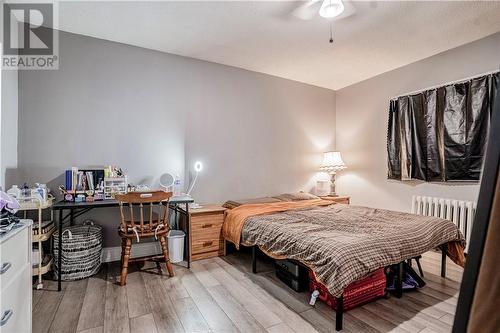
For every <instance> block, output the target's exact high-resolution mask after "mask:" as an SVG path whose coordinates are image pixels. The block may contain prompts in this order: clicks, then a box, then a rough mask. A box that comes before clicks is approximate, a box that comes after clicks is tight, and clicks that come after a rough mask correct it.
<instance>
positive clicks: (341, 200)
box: [320, 195, 351, 205]
mask: <svg viewBox="0 0 500 333" xmlns="http://www.w3.org/2000/svg"><path fill="white" fill-rule="evenodd" d="M320 198H321V199H323V200H330V201H332V202H336V203H341V204H346V205H348V204H349V203H350V201H351V197H349V196H345V195H339V196H336V197H333V196H330V195H327V196H324V197H320Z"/></svg>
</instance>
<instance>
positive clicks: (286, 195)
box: [273, 191, 320, 201]
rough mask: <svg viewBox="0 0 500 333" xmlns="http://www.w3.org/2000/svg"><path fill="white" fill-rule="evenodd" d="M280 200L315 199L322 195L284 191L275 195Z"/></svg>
mask: <svg viewBox="0 0 500 333" xmlns="http://www.w3.org/2000/svg"><path fill="white" fill-rule="evenodd" d="M273 198H276V199H278V200H280V201H300V200H313V199H320V197H318V196H315V195H314V194H311V193H307V192H302V191H301V192H294V193H283V194H280V195H278V196H275V197H273Z"/></svg>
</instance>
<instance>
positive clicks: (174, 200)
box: [52, 196, 194, 291]
mask: <svg viewBox="0 0 500 333" xmlns="http://www.w3.org/2000/svg"><path fill="white" fill-rule="evenodd" d="M192 202H194V200H193V198H191V197H188V196H174V197H171V198H170V201H169V207H170V208H171V209H173V210H174V212H175V222H176V225H178V222H177V213H181V212H182V210H180V209H179V207H178V206H179V205H186V206H185V212H186V215H187V217H186V218H187V219H189V204H190V203H192ZM118 206H119V204H118V201H116V200H102V201H92V202H67V201H63V200H61V201H58V202H56V203H55V204H54V205H53V206H52V209H53V210H55V211H59V218H58V219H57V220H58V233H59V242H58V244H57V247H58V250H59V251H58V253H59V258H58V265H57V266H58V267H59V272H61V265H62V260H61V259H62V255H61V254H62V251H61V249H62V232H63V230H62V229H63V223H64V221H65V220H67V219H68V218H69V221H70V225H72V224H73V223H74V221H75V218H77V217H78V216H80V215H82V214H85V213H87V212H88V211H90V210H92V209H94V208H106V207H118ZM65 210H69V212H68V213H67V214H66V215H64V211H65ZM117 221H119V218H118V216H117ZM187 225H188V227H186V230H185V231H186V237H185V239H184V242H185V249H186V258H187V267H188V268H190V266H191V261H190V259H189V257H190V256H189V244H188V242H189V223H187ZM57 290H58V291H61V274H58V276H57Z"/></svg>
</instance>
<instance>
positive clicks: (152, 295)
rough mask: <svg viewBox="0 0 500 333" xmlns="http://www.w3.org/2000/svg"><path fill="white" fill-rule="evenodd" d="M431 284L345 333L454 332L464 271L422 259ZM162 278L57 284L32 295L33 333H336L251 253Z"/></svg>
mask: <svg viewBox="0 0 500 333" xmlns="http://www.w3.org/2000/svg"><path fill="white" fill-rule="evenodd" d="M421 262H422V265H423V268H424V272H425V281H426V282H427V286H425V287H424V288H422V289H420V290H418V291H415V292H410V293H405V294H404V295H403V298H401V299H397V298H395V297H390V298H389V299H380V300H377V301H375V302H372V303H369V304H366V305H364V306H362V307H359V308H356V309H353V310H351V311H348V312H347V313H345V314H344V330H343V332H347V333H349V332H421V333H428V332H450V331H451V325H452V324H453V315H454V311H455V307H456V304H457V297H458V289H459V286H460V281H461V277H462V269H461V268H460V267H458V266H456V265H455V264H453V263H451V261H448V270H447V278H446V279H443V278H441V277H440V276H439V269H440V254H439V253H435V252H428V253H426V254H424V256H423V259H422V261H421ZM174 269H175V273H176V276H175V277H173V278H169V277H168V276H167V275H166V273H165V272H166V270H165V267H163V272H164V273H163V274H164V275H158V270H157V267H156V266H155V264H154V263H148V264H146V266H143V267H139V266H133V267H132V268H131V272H130V273H129V275H128V279H127V285H126V286H125V287H120V286H118V285H117V284H116V282H117V281H118V279H119V271H120V268H119V263H117V262H116V263H110V264H104V265H103V266H102V269H101V271H100V272H99V274H98V275H96V276H94V277H92V278H89V279H85V280H81V281H75V282H64V283H63V291H61V292H57V291H56V290H57V289H56V288H57V283H56V282H55V281H45V282H44V287H45V289H44V290H34V291H33V332H34V333H45V332H51V333H52V332H64V333H70V332H80V333H102V332H120V333H121V332H124V333H127V332H148V333H149V332H270V333H279V332H301V333H304V332H333V331H334V320H335V312H334V311H333V310H332V309H330V308H328V307H327V306H326V305H324V304H323V303H321V302H318V303H316V306H315V307H311V306H309V305H308V300H309V293H306V292H304V293H296V292H294V291H293V290H291V289H289V288H288V287H287V286H285V285H284V284H283V283H282V282H281V281H279V280H278V279H277V278H276V277H275V275H274V271H273V267H272V262H271V261H270V260H269V259H267V258H264V257H259V261H258V270H259V273H258V274H252V273H251V272H250V254H249V253H244V252H237V253H233V254H231V255H228V256H226V257H224V258H214V259H206V260H202V261H196V262H193V263H192V268H191V270H188V269H186V268H183V267H181V266H176V265H174Z"/></svg>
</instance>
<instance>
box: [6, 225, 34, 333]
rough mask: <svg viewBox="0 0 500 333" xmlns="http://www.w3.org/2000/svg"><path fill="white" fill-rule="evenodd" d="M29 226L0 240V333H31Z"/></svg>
mask: <svg viewBox="0 0 500 333" xmlns="http://www.w3.org/2000/svg"><path fill="white" fill-rule="evenodd" d="M31 225H32V221H31V220H22V221H21V223H20V224H19V225H17V226H16V227H14V228H13V229H12V230H11V231H10V232H8V233H7V234H4V235H2V236H0V333H14V332H16V333H18V332H31V297H32V296H31V294H32V285H31Z"/></svg>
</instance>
